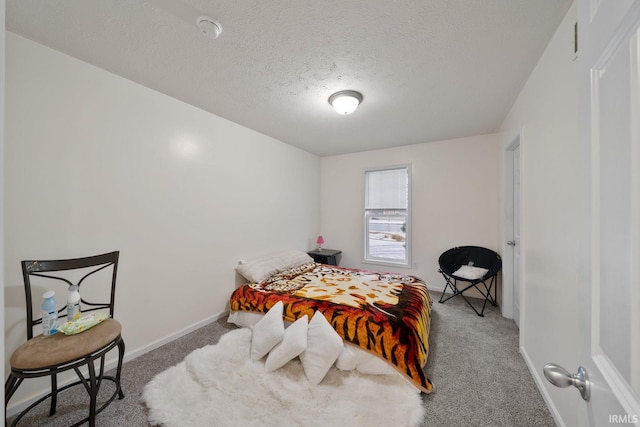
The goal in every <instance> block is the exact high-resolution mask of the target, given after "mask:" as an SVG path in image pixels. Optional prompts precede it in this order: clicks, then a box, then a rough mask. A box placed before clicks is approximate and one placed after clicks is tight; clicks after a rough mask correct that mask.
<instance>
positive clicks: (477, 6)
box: [6, 0, 571, 156]
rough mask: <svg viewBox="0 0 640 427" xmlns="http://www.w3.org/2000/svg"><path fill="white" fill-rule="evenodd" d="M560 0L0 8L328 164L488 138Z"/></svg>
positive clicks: (65, 46)
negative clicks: (204, 18)
mask: <svg viewBox="0 0 640 427" xmlns="http://www.w3.org/2000/svg"><path fill="white" fill-rule="evenodd" d="M570 4H571V0H482V1H480V0H414V1H412V0H404V1H402V0H323V1H318V0H243V1H238V0H153V1H144V0H7V2H6V9H7V10H6V15H7V23H6V26H7V29H8V30H9V31H12V32H15V33H17V34H20V35H22V36H24V37H27V38H29V39H31V40H34V41H36V42H39V43H42V44H44V45H46V46H49V47H51V48H53V49H56V50H59V51H61V52H64V53H67V54H69V55H71V56H74V57H76V58H79V59H81V60H83V61H86V62H88V63H91V64H94V65H96V66H98V67H101V68H103V69H105V70H108V71H111V72H113V73H115V74H118V75H121V76H123V77H125V78H127V79H130V80H133V81H135V82H138V83H140V84H143V85H145V86H147V87H150V88H152V89H155V90H157V91H160V92H163V93H165V94H167V95H170V96H172V97H175V98H177V99H180V100H182V101H184V102H187V103H189V104H192V105H195V106H197V107H199V108H202V109H204V110H207V111H210V112H211V113H214V114H216V115H218V116H221V117H224V118H226V119H229V120H232V121H234V122H236V123H239V124H241V125H244V126H246V127H248V128H251V129H254V130H256V131H259V132H262V133H264V134H267V135H270V136H272V137H274V138H277V139H279V140H281V141H283V142H285V143H288V144H291V145H294V146H297V147H300V148H302V149H304V150H306V151H309V152H312V153H315V154H318V155H321V156H326V155H333V154H343V153H352V152H358V151H364V150H371V149H378V148H386V147H393V146H401V145H408V144H416V143H423V142H430V141H437V140H444V139H452V138H459V137H465V136H473V135H482V134H487V133H492V132H495V131H497V129H498V127H499V126H500V123H501V122H502V119H503V118H504V116H505V115H506V113H507V112H508V110H509V108H510V107H511V105H512V104H513V102H514V101H515V97H516V96H517V94H518V93H519V92H520V89H521V88H522V86H523V85H524V83H525V81H526V79H527V77H528V76H529V74H530V73H531V71H532V69H533V67H534V66H535V64H536V62H537V60H538V58H539V57H540V55H541V54H542V52H543V51H544V48H545V47H546V45H547V43H548V41H549V40H550V39H551V36H552V35H553V32H554V31H555V29H556V28H557V26H558V25H559V23H560V21H561V20H562V18H563V16H564V14H565V13H566V11H567V10H568V8H569V6H570ZM200 15H209V16H211V17H213V18H215V19H216V20H218V21H219V22H220V23H221V24H222V27H223V29H224V31H223V33H222V35H221V36H220V37H219V38H218V39H216V40H211V39H208V38H206V37H204V36H203V35H202V34H201V33H200V32H199V31H198V29H197V27H196V19H197V17H198V16H200ZM570 42H571V41H570V40H568V41H567V49H571V44H570ZM344 89H353V90H358V91H360V92H361V93H362V94H363V95H364V101H363V103H362V105H361V106H360V108H359V109H358V110H357V111H356V112H355V113H353V114H351V115H349V116H340V115H338V114H336V113H335V112H334V111H333V110H332V109H331V107H330V106H329V104H328V102H327V99H328V97H329V95H331V94H332V93H333V92H336V91H339V90H344Z"/></svg>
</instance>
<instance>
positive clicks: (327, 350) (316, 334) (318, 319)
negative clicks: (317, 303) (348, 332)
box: [300, 311, 343, 384]
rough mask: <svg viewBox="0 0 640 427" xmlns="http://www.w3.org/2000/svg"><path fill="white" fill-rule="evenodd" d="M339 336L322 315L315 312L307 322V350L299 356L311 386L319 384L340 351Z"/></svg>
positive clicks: (340, 341) (340, 339)
mask: <svg viewBox="0 0 640 427" xmlns="http://www.w3.org/2000/svg"><path fill="white" fill-rule="evenodd" d="M342 347H343V343H342V338H340V335H338V333H337V332H336V331H335V330H334V329H333V327H332V326H331V325H330V324H329V322H328V321H327V319H326V318H325V317H324V315H323V314H322V313H320V312H319V311H316V313H315V314H314V315H313V318H312V319H311V321H310V322H309V328H308V332H307V349H306V350H305V351H303V352H302V353H301V354H300V360H301V361H302V367H303V368H304V374H305V375H306V376H307V379H308V380H309V382H310V383H312V384H320V381H322V379H323V378H324V377H325V375H327V372H329V369H330V368H331V366H332V365H333V362H335V361H336V359H337V358H338V355H339V354H340V352H341V351H342Z"/></svg>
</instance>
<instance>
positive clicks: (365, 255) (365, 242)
mask: <svg viewBox="0 0 640 427" xmlns="http://www.w3.org/2000/svg"><path fill="white" fill-rule="evenodd" d="M395 169H405V170H406V171H407V179H408V183H407V192H408V195H407V212H406V222H405V259H403V260H398V261H395V260H393V259H392V258H384V257H376V256H372V255H370V254H369V252H370V251H369V225H370V222H369V212H368V211H369V210H368V209H367V191H368V188H367V183H368V180H367V174H368V173H370V172H382V171H387V170H395ZM362 177H363V186H362V187H363V192H362V212H363V215H362V218H363V227H362V233H363V234H362V249H363V251H362V262H363V263H365V264H376V265H385V266H391V267H401V268H412V262H411V241H412V239H411V181H412V179H411V177H412V174H411V165H410V164H404V165H395V166H386V167H377V168H370V169H365V170H364V173H363V175H362ZM391 211H393V209H391Z"/></svg>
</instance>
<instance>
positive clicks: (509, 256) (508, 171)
mask: <svg viewBox="0 0 640 427" xmlns="http://www.w3.org/2000/svg"><path fill="white" fill-rule="evenodd" d="M509 141H510V142H509V143H508V144H507V145H506V146H505V147H504V150H503V153H502V158H503V162H502V302H501V304H500V308H501V310H502V316H504V317H506V318H508V319H513V315H514V300H513V298H514V288H513V285H514V282H513V273H514V272H513V248H512V247H511V246H509V245H507V241H509V240H513V225H514V212H513V201H514V200H513V171H514V167H513V151H514V150H515V148H516V147H518V146H520V147H521V148H520V156H521V157H522V131H518V132H517V133H516V134H515V135H514V136H513V137H512V138H510V139H509ZM520 166H521V167H520V176H521V179H522V162H520ZM521 190H522V186H521ZM520 199H521V200H522V197H521V198H520ZM520 211H521V212H522V208H521V209H520ZM518 244H520V242H518ZM520 254H521V255H520V257H521V258H520V260H521V262H522V256H523V255H524V254H523V253H522V251H521V252H520ZM520 271H522V268H520ZM521 283H522V281H521ZM520 295H521V299H522V287H521V289H520ZM520 307H521V308H522V301H520ZM522 317H523V316H522V315H521V316H520V319H521V320H522ZM520 327H522V324H521V325H520Z"/></svg>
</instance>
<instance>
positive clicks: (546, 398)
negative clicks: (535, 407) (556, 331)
mask: <svg viewBox="0 0 640 427" xmlns="http://www.w3.org/2000/svg"><path fill="white" fill-rule="evenodd" d="M520 354H521V355H522V358H523V359H524V362H525V363H526V365H527V368H529V372H530V373H531V376H532V377H533V381H534V382H535V383H536V387H538V391H539V392H540V394H541V395H542V398H543V399H544V402H545V403H546V404H547V407H548V408H549V411H550V412H551V416H552V417H553V420H554V421H555V423H556V426H558V427H566V424H565V423H564V421H563V419H562V417H561V416H560V413H559V412H558V408H556V406H555V405H554V403H553V400H551V396H549V392H548V391H547V388H546V387H545V386H544V385H545V383H544V380H543V378H542V377H541V376H540V374H539V373H538V370H537V369H536V368H535V366H534V365H533V363H532V362H531V358H530V357H529V354H528V353H527V350H525V348H524V347H522V346H521V347H520Z"/></svg>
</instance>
